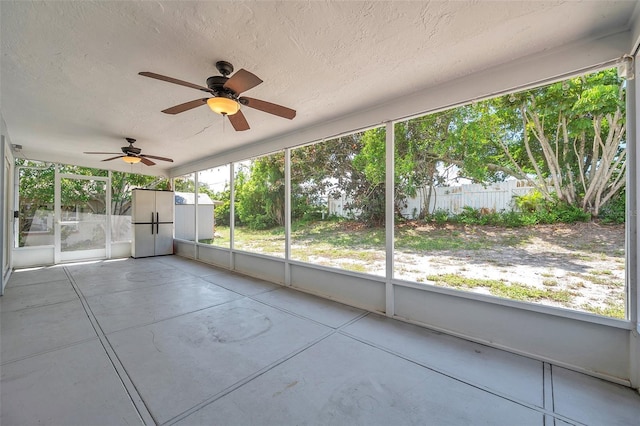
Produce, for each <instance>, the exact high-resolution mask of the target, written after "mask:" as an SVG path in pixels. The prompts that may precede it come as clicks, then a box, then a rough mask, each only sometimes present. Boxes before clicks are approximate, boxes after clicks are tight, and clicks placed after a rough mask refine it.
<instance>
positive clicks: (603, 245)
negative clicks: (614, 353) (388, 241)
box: [202, 220, 625, 318]
mask: <svg viewBox="0 0 640 426" xmlns="http://www.w3.org/2000/svg"><path fill="white" fill-rule="evenodd" d="M394 233H395V241H394V247H395V258H394V265H395V269H394V277H396V278H400V279H406V280H408V281H413V282H419V283H425V284H430V285H437V286H445V287H450V288H456V289H459V290H464V291H472V292H478V293H484V294H490V295H494V296H498V297H504V298H508V299H512V300H522V301H527V302H532V303H538V304H544V305H551V306H560V307H566V308H570V309H576V310H581V311H586V312H592V313H595V314H598V315H604V316H610V317H615V318H624V316H625V312H624V301H625V298H624V296H625V288H624V272H625V264H624V227H623V226H619V227H605V226H599V225H597V224H580V225H538V226H531V227H521V228H502V227H497V226H479V225H472V226H465V225H461V224H453V225H452V224H445V225H433V224H425V223H419V222H407V223H403V224H399V225H398V226H396V228H395V231H394ZM202 242H205V243H208V244H213V245H216V246H222V247H229V244H230V241H229V228H228V227H221V226H218V227H216V238H215V239H214V240H213V241H211V240H209V241H202ZM284 243H285V238H284V228H282V227H279V228H273V229H269V230H250V229H248V228H246V227H236V228H235V244H234V247H235V248H236V249H240V250H246V251H250V252H257V253H263V254H268V255H271V256H276V257H284ZM291 258H292V259H293V260H299V261H303V262H309V263H313V264H316V265H325V266H331V267H336V268H340V269H345V270H350V271H356V272H363V273H368V274H373V275H382V276H384V275H385V231H384V228H378V227H375V228H369V227H366V226H364V225H363V224H361V223H358V222H352V221H346V220H345V221H340V220H327V221H315V222H301V221H298V222H294V223H293V224H292V230H291Z"/></svg>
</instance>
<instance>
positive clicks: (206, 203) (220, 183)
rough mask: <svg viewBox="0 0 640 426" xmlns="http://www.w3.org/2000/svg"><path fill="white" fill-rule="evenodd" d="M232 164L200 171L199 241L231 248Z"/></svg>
mask: <svg viewBox="0 0 640 426" xmlns="http://www.w3.org/2000/svg"><path fill="white" fill-rule="evenodd" d="M230 169H231V167H230V165H228V164H227V165H224V166H220V167H215V168H212V169H208V170H203V171H201V172H198V186H199V188H198V242H199V243H203V244H211V245H215V246H219V247H226V248H229V246H230V238H229V217H230V208H231V200H230V198H229V196H230V191H231V178H230Z"/></svg>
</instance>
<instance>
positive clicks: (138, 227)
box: [131, 189, 175, 257]
mask: <svg viewBox="0 0 640 426" xmlns="http://www.w3.org/2000/svg"><path fill="white" fill-rule="evenodd" d="M131 202H132V209H131V226H132V228H133V239H132V242H131V256H132V257H148V256H160V255H164V254H173V207H174V203H175V199H174V194H173V191H156V190H149V189H134V190H133V191H132V197H131Z"/></svg>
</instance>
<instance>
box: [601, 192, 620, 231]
mask: <svg viewBox="0 0 640 426" xmlns="http://www.w3.org/2000/svg"><path fill="white" fill-rule="evenodd" d="M626 211H627V209H626V200H625V192H624V191H622V192H620V193H618V194H617V195H616V196H615V197H612V198H611V199H610V200H609V201H608V202H607V204H605V205H604V206H602V208H601V209H600V214H599V215H598V218H599V219H600V220H601V221H602V223H607V224H621V223H624V222H625V217H626Z"/></svg>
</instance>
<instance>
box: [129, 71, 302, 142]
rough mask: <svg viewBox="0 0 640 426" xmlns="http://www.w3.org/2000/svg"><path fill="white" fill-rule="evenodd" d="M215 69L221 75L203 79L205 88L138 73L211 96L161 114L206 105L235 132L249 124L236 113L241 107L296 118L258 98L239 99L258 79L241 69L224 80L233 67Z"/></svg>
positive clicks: (293, 111)
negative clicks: (205, 80)
mask: <svg viewBox="0 0 640 426" xmlns="http://www.w3.org/2000/svg"><path fill="white" fill-rule="evenodd" d="M216 68H217V69H218V71H219V72H220V74H222V75H217V76H212V77H209V78H208V79H207V87H204V86H199V85H197V84H193V83H188V82H186V81H182V80H178V79H175V78H172V77H167V76H164V75H160V74H156V73H152V72H147V71H144V72H141V73H139V74H140V75H142V76H145V77H150V78H155V79H156V80H162V81H166V82H168V83H173V84H179V85H180V86H185V87H190V88H192V89H197V90H201V91H203V92H206V93H208V94H211V95H213V97H209V98H201V99H196V100H193V101H189V102H185V103H183V104H180V105H176V106H174V107H171V108H167V109H165V110H163V111H162V112H164V113H165V114H179V113H181V112H185V111H188V110H190V109H193V108H196V107H199V106H202V105H205V104H207V105H209V108H211V110H212V111H214V112H217V113H218V114H222V115H225V116H227V117H228V118H229V121H230V122H231V125H232V126H233V128H234V129H235V130H236V131H242V130H249V123H247V119H246V118H245V116H244V114H242V111H240V106H241V105H243V106H248V107H249V108H253V109H257V110H259V111H263V112H267V113H269V114H273V115H277V116H278V117H283V118H288V119H289V120H291V119H293V118H294V117H295V116H296V112H295V110H292V109H291V108H287V107H283V106H281V105H276V104H272V103H271V102H266V101H261V100H260V99H255V98H249V97H246V96H240V93H242V92H245V91H247V90H249V89H252V88H254V87H256V86H257V85H258V84H260V83H262V80H261V79H260V78H258V77H257V76H256V75H254V74H252V73H250V72H249V71H246V70H244V69H240V70H239V71H238V72H236V73H235V74H233V75H232V76H231V77H227V76H228V75H229V74H231V73H232V72H233V65H231V64H230V63H229V62H225V61H218V62H216Z"/></svg>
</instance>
